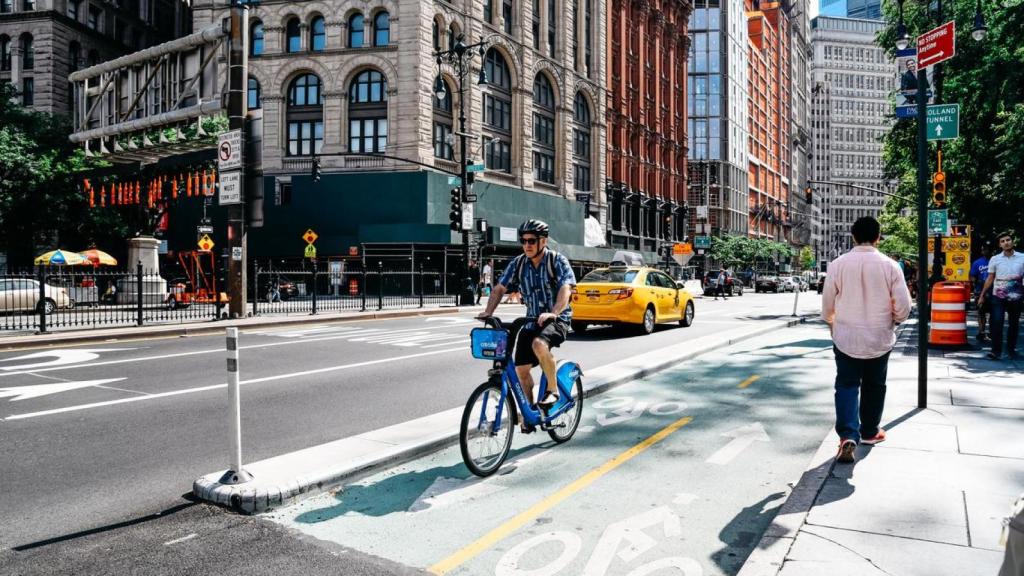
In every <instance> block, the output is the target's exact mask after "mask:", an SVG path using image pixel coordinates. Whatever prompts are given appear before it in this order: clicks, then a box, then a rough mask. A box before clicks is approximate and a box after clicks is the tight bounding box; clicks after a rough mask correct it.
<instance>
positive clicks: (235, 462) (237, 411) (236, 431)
mask: <svg viewBox="0 0 1024 576" xmlns="http://www.w3.org/2000/svg"><path fill="white" fill-rule="evenodd" d="M227 350H228V357H227V364H228V410H229V412H230V420H231V468H230V469H228V471H227V472H225V473H224V475H223V476H222V477H221V479H220V483H221V484H242V483H244V482H248V481H249V480H252V475H250V474H249V473H248V472H246V471H245V470H243V469H242V398H241V394H240V393H239V381H238V328H228V329H227Z"/></svg>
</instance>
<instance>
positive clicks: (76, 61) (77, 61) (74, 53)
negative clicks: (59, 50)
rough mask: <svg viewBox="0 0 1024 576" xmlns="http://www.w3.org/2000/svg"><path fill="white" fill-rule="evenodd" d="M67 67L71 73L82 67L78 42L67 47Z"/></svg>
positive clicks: (80, 47) (80, 48)
mask: <svg viewBox="0 0 1024 576" xmlns="http://www.w3.org/2000/svg"><path fill="white" fill-rule="evenodd" d="M68 66H70V67H71V71H72V72H74V71H75V70H78V69H79V68H81V67H82V45H81V44H79V43H78V42H71V44H69V45H68Z"/></svg>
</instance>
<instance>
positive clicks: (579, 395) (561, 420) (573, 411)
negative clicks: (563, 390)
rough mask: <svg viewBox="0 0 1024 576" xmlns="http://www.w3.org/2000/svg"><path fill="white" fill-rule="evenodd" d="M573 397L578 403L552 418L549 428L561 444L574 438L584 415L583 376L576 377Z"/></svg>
mask: <svg viewBox="0 0 1024 576" xmlns="http://www.w3.org/2000/svg"><path fill="white" fill-rule="evenodd" d="M572 399H573V401H574V402H576V404H575V405H574V406H573V407H572V408H570V409H569V410H566V411H565V412H563V413H562V414H560V415H559V416H558V417H557V418H555V419H554V420H552V421H551V426H552V428H551V429H550V430H548V436H551V439H552V440H554V441H555V442H558V443H559V444H561V443H562V442H566V441H568V440H569V439H570V438H572V435H573V434H575V433H576V429H577V428H579V427H580V419H581V418H582V417H583V378H581V377H579V376H577V377H576V382H575V383H574V384H573V386H572Z"/></svg>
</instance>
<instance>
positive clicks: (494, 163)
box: [483, 48, 512, 172]
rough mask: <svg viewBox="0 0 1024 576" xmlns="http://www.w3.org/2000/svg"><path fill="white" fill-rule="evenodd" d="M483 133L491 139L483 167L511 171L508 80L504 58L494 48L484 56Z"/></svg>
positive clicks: (510, 120) (509, 83) (507, 70)
mask: <svg viewBox="0 0 1024 576" xmlns="http://www.w3.org/2000/svg"><path fill="white" fill-rule="evenodd" d="M484 73H485V75H486V76H487V88H486V89H485V90H484V95H483V96H484V130H485V131H486V135H487V136H489V137H490V138H491V140H490V142H488V144H487V152H486V154H485V156H486V158H485V160H486V163H487V167H488V168H489V169H491V170H501V171H502V172H511V171H512V77H511V75H510V74H509V68H508V64H507V63H506V62H505V58H504V57H503V56H502V55H501V52H498V51H497V50H495V49H494V48H491V49H490V50H488V51H487V55H486V56H484Z"/></svg>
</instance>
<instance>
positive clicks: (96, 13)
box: [88, 6, 103, 32]
mask: <svg viewBox="0 0 1024 576" xmlns="http://www.w3.org/2000/svg"><path fill="white" fill-rule="evenodd" d="M88 25H89V28H92V29H93V30H95V31H97V32H102V31H103V10H101V9H99V8H97V7H95V6H89V22H88Z"/></svg>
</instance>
